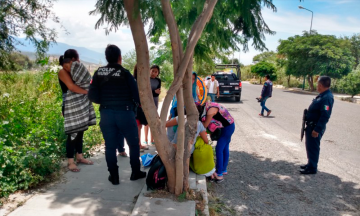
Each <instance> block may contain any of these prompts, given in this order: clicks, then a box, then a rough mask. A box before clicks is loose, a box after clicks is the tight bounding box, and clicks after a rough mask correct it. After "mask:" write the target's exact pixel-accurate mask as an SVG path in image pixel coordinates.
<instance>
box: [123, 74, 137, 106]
mask: <svg viewBox="0 0 360 216" xmlns="http://www.w3.org/2000/svg"><path fill="white" fill-rule="evenodd" d="M126 75H127V77H126V78H127V83H128V84H129V87H130V92H131V94H132V98H133V100H134V102H136V103H137V104H140V97H139V89H138V86H137V83H136V81H135V78H134V77H133V76H132V75H131V73H130V72H129V71H126Z"/></svg>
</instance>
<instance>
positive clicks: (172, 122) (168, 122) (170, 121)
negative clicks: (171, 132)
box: [166, 118, 178, 127]
mask: <svg viewBox="0 0 360 216" xmlns="http://www.w3.org/2000/svg"><path fill="white" fill-rule="evenodd" d="M175 125H178V122H177V118H173V119H170V120H169V121H167V122H166V127H172V126H175Z"/></svg>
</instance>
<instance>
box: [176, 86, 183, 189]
mask: <svg viewBox="0 0 360 216" xmlns="http://www.w3.org/2000/svg"><path fill="white" fill-rule="evenodd" d="M176 96H177V103H178V104H177V105H178V109H177V110H178V129H177V136H178V137H177V140H176V141H177V142H176V143H177V144H176V160H175V161H176V162H175V170H176V185H175V195H180V194H181V193H182V192H183V173H184V166H183V161H184V138H185V118H184V116H185V114H184V95H183V89H182V87H180V89H179V91H178V92H177V94H176Z"/></svg>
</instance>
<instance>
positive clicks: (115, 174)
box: [108, 170, 120, 185]
mask: <svg viewBox="0 0 360 216" xmlns="http://www.w3.org/2000/svg"><path fill="white" fill-rule="evenodd" d="M109 172H110V175H109V178H108V179H109V181H110V182H111V183H112V184H113V185H118V184H120V180H119V170H112V171H109Z"/></svg>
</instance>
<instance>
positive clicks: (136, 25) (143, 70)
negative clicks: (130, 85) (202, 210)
mask: <svg viewBox="0 0 360 216" xmlns="http://www.w3.org/2000/svg"><path fill="white" fill-rule="evenodd" d="M138 4H139V2H138V1H135V2H134V1H131V0H125V1H124V6H125V10H126V13H127V17H128V19H129V24H130V28H131V32H132V35H133V39H134V42H135V49H136V53H137V68H138V79H137V82H138V87H139V94H140V100H141V105H142V107H143V110H144V113H145V116H146V119H147V121H148V123H149V125H150V128H151V131H152V132H153V136H154V139H155V141H156V149H157V151H158V152H159V155H160V158H161V160H162V161H163V163H164V166H165V168H166V172H167V176H168V183H167V185H168V188H169V191H170V192H171V193H174V192H175V182H176V181H175V176H176V175H175V150H174V148H173V147H172V146H171V144H170V142H169V140H168V138H167V136H166V129H165V126H164V123H165V122H161V121H160V118H159V116H158V114H157V109H156V107H155V104H154V100H153V97H152V94H151V88H150V77H149V70H150V66H149V49H148V44H147V40H146V35H145V31H144V25H143V23H142V21H141V17H140V11H139V5H138Z"/></svg>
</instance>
